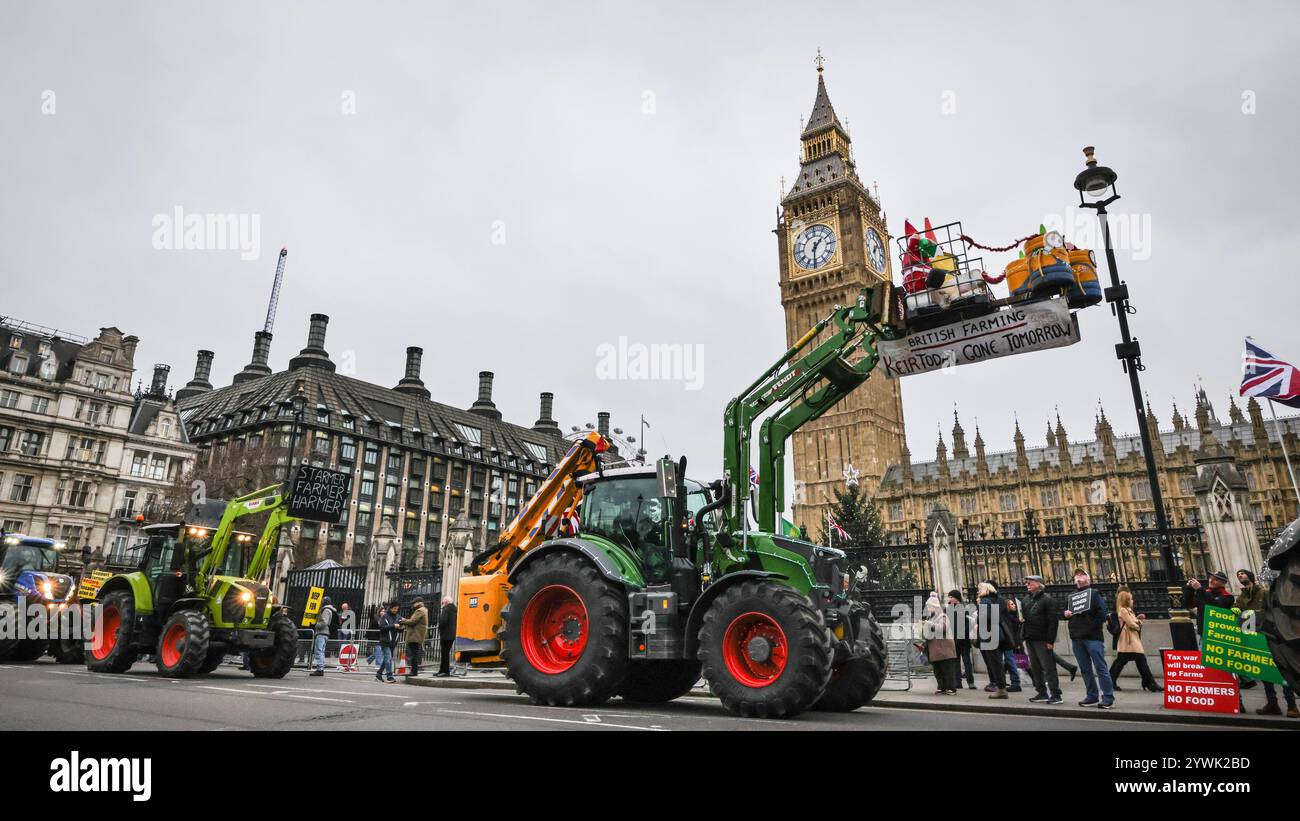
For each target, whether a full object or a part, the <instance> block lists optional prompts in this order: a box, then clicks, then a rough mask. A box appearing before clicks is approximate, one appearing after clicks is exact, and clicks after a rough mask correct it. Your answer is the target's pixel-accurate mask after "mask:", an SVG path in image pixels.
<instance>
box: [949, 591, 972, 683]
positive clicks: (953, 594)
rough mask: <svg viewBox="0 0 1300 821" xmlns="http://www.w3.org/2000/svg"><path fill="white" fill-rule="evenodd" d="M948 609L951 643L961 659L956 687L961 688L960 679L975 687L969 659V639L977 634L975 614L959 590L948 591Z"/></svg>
mask: <svg viewBox="0 0 1300 821" xmlns="http://www.w3.org/2000/svg"><path fill="white" fill-rule="evenodd" d="M948 609H949V612H951V613H952V626H953V644H954V645H955V647H956V649H957V658H958V659H960V660H961V669H960V675H958V677H957V689H959V690H960V689H961V682H962V679H963V678H965V680H966V686H967V687H969V688H970V689H972V690H974V689H975V664H974V662H972V661H971V652H970V648H971V641H972V639H973V638H974V637H975V636H976V635H978V631H977V628H976V620H975V614H974V613H973V612H971V610H970V609H969V608H967V607H966V604H965V602H963V601H962V597H961V591H960V590H949V591H948Z"/></svg>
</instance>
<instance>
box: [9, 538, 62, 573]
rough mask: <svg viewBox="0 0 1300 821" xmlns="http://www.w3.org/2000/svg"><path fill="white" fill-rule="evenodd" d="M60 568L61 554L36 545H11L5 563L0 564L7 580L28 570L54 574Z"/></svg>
mask: <svg viewBox="0 0 1300 821" xmlns="http://www.w3.org/2000/svg"><path fill="white" fill-rule="evenodd" d="M58 566H59V553H58V551H57V550H55V549H54V548H52V547H45V546H44V545H35V544H16V545H10V546H9V547H8V548H7V549H6V550H5V557H4V561H3V562H0V572H3V573H4V575H5V576H6V577H7V578H13V577H14V576H17V575H18V574H19V573H22V572H23V571H26V570H35V571H38V572H45V573H52V572H54V571H55V570H56V569H57V568H58Z"/></svg>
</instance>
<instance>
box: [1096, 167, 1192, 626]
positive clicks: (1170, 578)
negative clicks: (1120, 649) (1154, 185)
mask: <svg viewBox="0 0 1300 821" xmlns="http://www.w3.org/2000/svg"><path fill="white" fill-rule="evenodd" d="M1093 152H1094V149H1093V147H1092V146H1088V147H1087V148H1084V149H1083V154H1084V157H1085V158H1086V159H1085V162H1086V167H1085V168H1084V170H1083V171H1080V172H1079V175H1078V176H1077V177H1075V178H1074V187H1075V190H1077V191H1078V192H1079V206H1080V207H1081V208H1091V209H1093V210H1094V211H1096V212H1097V218H1098V219H1099V220H1101V238H1102V245H1103V247H1104V249H1105V251H1106V266H1107V268H1108V269H1109V270H1110V287H1108V288H1107V289H1106V291H1105V293H1106V301H1107V302H1109V303H1110V304H1111V312H1112V313H1114V314H1115V317H1116V318H1117V319H1118V320H1119V335H1120V343H1119V344H1118V345H1116V346H1115V357H1116V358H1117V359H1119V360H1120V361H1121V362H1123V363H1124V371H1125V372H1126V373H1127V374H1128V381H1129V387H1130V388H1131V389H1132V392H1133V407H1134V409H1135V410H1136V411H1137V421H1138V435H1139V437H1140V438H1141V440H1142V457H1143V459H1145V460H1146V468H1147V482H1148V483H1149V484H1150V485H1151V503H1152V507H1153V508H1154V509H1155V516H1156V531H1157V533H1158V538H1159V540H1160V554H1161V557H1162V558H1163V559H1164V564H1165V576H1166V581H1167V582H1168V593H1169V603H1170V608H1169V620H1170V626H1169V630H1170V633H1171V637H1172V639H1173V643H1174V649H1176V650H1195V649H1196V635H1195V632H1194V630H1193V627H1192V622H1191V618H1190V617H1189V616H1188V613H1187V611H1186V610H1184V609H1183V608H1182V603H1183V602H1182V599H1183V591H1182V582H1183V573H1182V569H1181V568H1180V567H1179V566H1178V562H1177V561H1176V560H1175V558H1174V551H1173V545H1172V543H1171V542H1170V539H1169V521H1168V519H1167V518H1166V517H1165V505H1164V499H1163V498H1162V494H1161V492H1160V479H1159V477H1158V476H1157V475H1156V460H1155V451H1154V450H1153V448H1152V444H1151V432H1150V430H1148V428H1147V423H1146V414H1145V413H1144V412H1143V408H1142V384H1141V381H1140V379H1139V377H1138V373H1139V372H1140V371H1141V370H1142V368H1143V365H1142V348H1141V346H1140V345H1139V344H1138V341H1137V340H1136V339H1134V338H1133V337H1132V335H1131V334H1130V332H1129V327H1128V315H1129V314H1131V313H1133V312H1134V309H1133V308H1132V306H1130V305H1129V300H1128V285H1127V284H1125V283H1123V282H1121V281H1120V278H1119V272H1118V270H1117V269H1116V266H1115V249H1114V247H1113V246H1112V245H1111V241H1110V223H1109V222H1108V220H1107V213H1106V206H1107V205H1110V204H1111V203H1112V202H1114V201H1115V200H1117V199H1119V192H1118V191H1117V190H1116V188H1115V181H1116V180H1117V179H1119V175H1118V174H1116V173H1115V172H1114V171H1113V170H1111V169H1110V168H1107V167H1106V166H1104V165H1098V164H1097V158H1096V157H1095V156H1093Z"/></svg>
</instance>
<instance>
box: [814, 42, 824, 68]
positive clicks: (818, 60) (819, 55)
mask: <svg viewBox="0 0 1300 821" xmlns="http://www.w3.org/2000/svg"><path fill="white" fill-rule="evenodd" d="M813 62H814V63H816V64H817V73H818V74H821V73H822V64H823V63H825V62H826V58H825V57H823V56H822V48H821V46H818V47H817V56H816V57H814V58H813Z"/></svg>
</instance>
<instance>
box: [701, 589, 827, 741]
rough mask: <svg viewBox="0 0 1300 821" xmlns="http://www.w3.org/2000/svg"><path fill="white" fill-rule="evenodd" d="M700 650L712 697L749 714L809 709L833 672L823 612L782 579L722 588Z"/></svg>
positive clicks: (704, 629) (782, 714) (780, 715)
mask: <svg viewBox="0 0 1300 821" xmlns="http://www.w3.org/2000/svg"><path fill="white" fill-rule="evenodd" d="M699 655H700V661H701V662H703V665H704V678H705V680H706V681H708V682H709V687H710V688H711V689H712V690H713V694H714V695H716V696H717V697H718V698H720V699H721V700H722V705H723V706H724V707H726V708H727V709H728V710H730V711H731V712H733V713H735V714H737V715H741V716H747V717H756V718H789V717H791V716H795V715H798V714H799V713H802V712H803V711H804V710H807V709H808V708H809V707H811V706H812V705H813V704H814V703H815V702H816V701H817V699H818V698H819V697H820V696H821V694H822V691H823V690H825V689H826V682H827V681H828V680H829V678H830V674H831V642H830V637H829V634H828V633H827V632H826V623H825V621H824V620H823V618H822V614H821V613H820V612H818V611H817V609H816V608H814V607H813V605H812V602H811V601H809V600H808V597H807V596H805V595H803V594H802V593H800V592H799V591H797V590H795V589H794V588H792V587H790V586H789V585H786V584H781V583H780V582H773V581H766V580H763V581H758V580H754V581H744V582H740V583H739V584H734V585H732V586H731V587H729V588H728V589H727V590H725V591H723V592H722V594H721V595H719V596H718V598H717V599H716V600H715V601H714V602H713V604H711V605H710V606H709V609H708V611H707V612H706V613H705V614H704V624H703V626H702V627H701V628H700V650H699Z"/></svg>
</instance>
